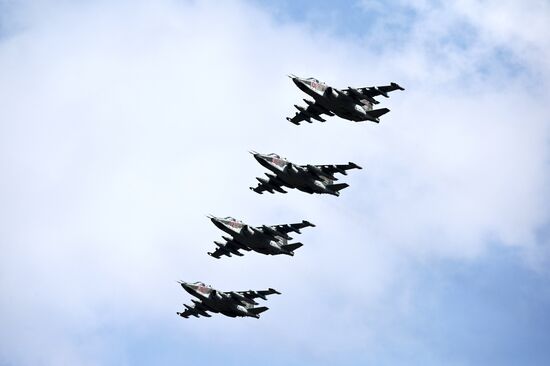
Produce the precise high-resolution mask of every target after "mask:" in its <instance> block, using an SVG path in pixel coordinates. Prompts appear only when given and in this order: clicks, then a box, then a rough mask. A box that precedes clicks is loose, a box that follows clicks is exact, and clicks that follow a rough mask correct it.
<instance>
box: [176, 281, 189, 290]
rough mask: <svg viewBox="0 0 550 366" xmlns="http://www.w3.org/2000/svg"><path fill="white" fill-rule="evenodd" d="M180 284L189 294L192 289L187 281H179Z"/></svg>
mask: <svg viewBox="0 0 550 366" xmlns="http://www.w3.org/2000/svg"><path fill="white" fill-rule="evenodd" d="M178 282H179V284H180V285H181V287H183V289H184V290H185V291H187V292H189V290H190V289H191V288H192V287H191V286H190V285H189V284H188V283H187V282H185V281H178Z"/></svg>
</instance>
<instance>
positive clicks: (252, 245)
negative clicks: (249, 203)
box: [208, 215, 315, 258]
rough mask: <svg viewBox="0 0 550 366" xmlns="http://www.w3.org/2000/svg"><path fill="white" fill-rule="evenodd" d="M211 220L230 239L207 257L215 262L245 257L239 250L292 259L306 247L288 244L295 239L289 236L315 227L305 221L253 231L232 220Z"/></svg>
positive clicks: (261, 227) (242, 223)
mask: <svg viewBox="0 0 550 366" xmlns="http://www.w3.org/2000/svg"><path fill="white" fill-rule="evenodd" d="M208 218H209V219H210V220H211V221H212V223H214V225H216V227H218V228H219V229H220V230H222V231H224V232H226V233H227V234H229V235H230V236H231V237H227V236H222V238H223V239H224V240H225V243H220V242H217V241H215V242H214V244H216V245H217V246H218V248H216V250H215V251H214V252H209V253H208V255H210V256H212V257H214V258H220V257H221V256H222V255H226V256H228V257H231V254H235V255H238V256H243V255H244V254H242V253H241V252H239V249H242V250H246V251H250V250H254V251H256V252H258V253H262V254H267V255H278V254H286V255H290V256H293V255H294V250H296V249H298V248H300V247H301V246H302V245H303V244H302V243H288V241H290V240H292V237H290V236H289V235H288V233H289V232H295V233H298V234H300V233H301V232H300V229H302V228H305V227H308V226H311V227H314V226H315V225H313V224H312V223H311V222H309V221H305V220H304V221H302V222H300V223H296V224H284V225H273V226H266V225H263V226H258V227H253V226H249V225H246V224H245V223H244V222H242V221H239V220H237V219H234V218H233V217H225V218H220V217H215V216H212V215H210V216H208Z"/></svg>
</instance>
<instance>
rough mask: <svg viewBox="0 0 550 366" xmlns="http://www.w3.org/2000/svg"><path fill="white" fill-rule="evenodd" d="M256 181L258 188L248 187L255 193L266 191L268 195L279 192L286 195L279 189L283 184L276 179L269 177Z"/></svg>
mask: <svg viewBox="0 0 550 366" xmlns="http://www.w3.org/2000/svg"><path fill="white" fill-rule="evenodd" d="M256 179H257V180H258V182H260V183H258V186H257V187H256V188H253V187H250V189H251V190H253V191H254V192H256V193H259V194H262V193H264V192H265V191H268V192H269V193H275V192H274V191H277V192H281V193H287V192H286V191H285V190H284V189H282V188H281V187H282V186H283V183H282V182H281V181H279V179H277V177H274V176H273V177H272V176H270V177H269V179H263V178H256Z"/></svg>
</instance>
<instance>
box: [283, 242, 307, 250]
mask: <svg viewBox="0 0 550 366" xmlns="http://www.w3.org/2000/svg"><path fill="white" fill-rule="evenodd" d="M303 245H304V244H302V243H292V244H285V245H283V246H282V247H283V249H284V250H288V251H289V252H293V251H295V250H296V249H298V248H300V247H301V246H303Z"/></svg>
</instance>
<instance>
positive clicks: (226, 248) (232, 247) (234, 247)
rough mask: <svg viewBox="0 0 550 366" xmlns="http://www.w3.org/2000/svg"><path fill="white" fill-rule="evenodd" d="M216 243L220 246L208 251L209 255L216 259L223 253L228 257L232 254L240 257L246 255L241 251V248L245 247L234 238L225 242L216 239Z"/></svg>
mask: <svg viewBox="0 0 550 366" xmlns="http://www.w3.org/2000/svg"><path fill="white" fill-rule="evenodd" d="M214 244H216V245H217V246H218V247H217V248H216V250H214V251H213V252H208V255H209V256H211V257H214V258H216V259H220V258H221V256H222V255H226V256H228V257H231V254H235V255H237V256H239V257H242V256H243V255H244V254H242V253H241V252H239V249H242V248H243V247H242V245H240V244H238V243H237V242H235V241H233V240H231V241H227V242H225V243H219V242H217V241H215V242H214Z"/></svg>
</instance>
